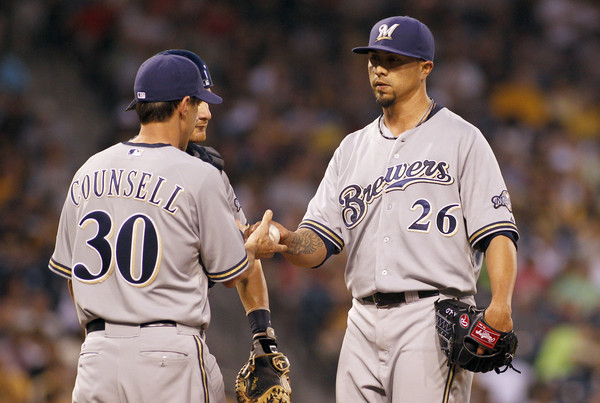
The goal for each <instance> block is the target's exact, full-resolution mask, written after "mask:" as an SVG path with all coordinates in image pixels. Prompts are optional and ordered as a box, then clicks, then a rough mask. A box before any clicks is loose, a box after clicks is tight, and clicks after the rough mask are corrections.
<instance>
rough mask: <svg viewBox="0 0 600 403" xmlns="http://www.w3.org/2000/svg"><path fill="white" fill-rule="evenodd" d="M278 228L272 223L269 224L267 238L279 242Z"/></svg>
mask: <svg viewBox="0 0 600 403" xmlns="http://www.w3.org/2000/svg"><path fill="white" fill-rule="evenodd" d="M279 236H280V234H279V230H278V229H277V227H276V226H274V225H273V224H269V238H271V241H273V243H279Z"/></svg>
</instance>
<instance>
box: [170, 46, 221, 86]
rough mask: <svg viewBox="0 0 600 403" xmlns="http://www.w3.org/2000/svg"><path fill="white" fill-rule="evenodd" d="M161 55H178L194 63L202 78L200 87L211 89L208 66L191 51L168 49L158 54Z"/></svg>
mask: <svg viewBox="0 0 600 403" xmlns="http://www.w3.org/2000/svg"><path fill="white" fill-rule="evenodd" d="M160 54H161V55H179V56H183V57H185V58H187V59H190V60H191V61H193V62H194V64H195V65H196V67H198V70H200V75H201V76H202V85H203V86H204V88H211V87H212V86H213V85H214V84H213V80H212V78H211V77H210V72H209V71H208V66H207V65H206V63H204V60H202V59H200V56H198V55H197V54H195V53H194V52H192V51H189V50H185V49H169V50H164V51H162V52H160Z"/></svg>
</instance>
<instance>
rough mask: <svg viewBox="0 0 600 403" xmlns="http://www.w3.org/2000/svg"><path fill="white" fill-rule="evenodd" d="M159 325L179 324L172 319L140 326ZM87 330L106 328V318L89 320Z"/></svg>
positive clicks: (170, 325)
mask: <svg viewBox="0 0 600 403" xmlns="http://www.w3.org/2000/svg"><path fill="white" fill-rule="evenodd" d="M153 326H156V327H159V326H169V327H174V326H177V323H176V322H175V321H172V320H157V321H154V322H146V323H140V327H153ZM85 328H86V330H87V332H88V333H91V332H98V331H101V330H104V329H105V328H106V321H105V320H104V319H101V318H98V319H94V320H92V321H91V322H89V323H88V324H87V325H86V326H85Z"/></svg>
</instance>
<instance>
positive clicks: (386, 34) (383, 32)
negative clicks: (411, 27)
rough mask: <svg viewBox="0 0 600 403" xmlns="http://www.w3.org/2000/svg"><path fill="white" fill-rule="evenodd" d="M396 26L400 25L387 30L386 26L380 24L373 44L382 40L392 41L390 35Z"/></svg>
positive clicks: (396, 26) (395, 25)
mask: <svg viewBox="0 0 600 403" xmlns="http://www.w3.org/2000/svg"><path fill="white" fill-rule="evenodd" d="M398 25H400V24H394V25H392V26H391V27H389V28H388V26H387V24H381V26H380V27H379V36H377V40H376V41H375V42H377V41H380V40H382V39H392V34H393V33H394V30H395V29H396V28H398Z"/></svg>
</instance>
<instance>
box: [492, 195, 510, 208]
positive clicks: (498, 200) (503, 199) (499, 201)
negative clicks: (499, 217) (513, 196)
mask: <svg viewBox="0 0 600 403" xmlns="http://www.w3.org/2000/svg"><path fill="white" fill-rule="evenodd" d="M492 203H494V208H495V209H498V208H500V207H502V206H504V207H506V208H507V209H508V211H510V212H511V213H512V203H511V202H510V195H509V194H508V190H503V191H502V193H500V195H498V196H494V197H492Z"/></svg>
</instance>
